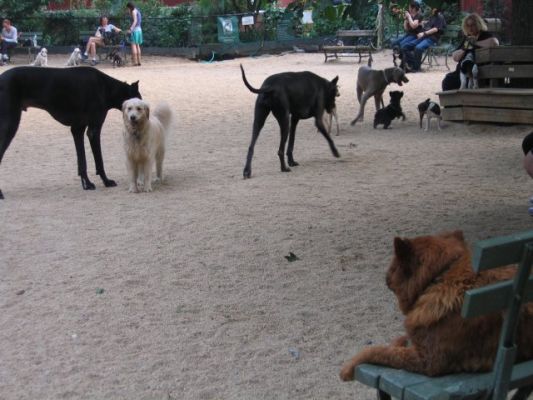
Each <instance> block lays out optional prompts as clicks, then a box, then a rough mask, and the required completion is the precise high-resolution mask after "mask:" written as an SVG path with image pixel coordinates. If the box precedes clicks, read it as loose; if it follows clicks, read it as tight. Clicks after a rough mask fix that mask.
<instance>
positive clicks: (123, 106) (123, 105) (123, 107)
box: [122, 100, 128, 112]
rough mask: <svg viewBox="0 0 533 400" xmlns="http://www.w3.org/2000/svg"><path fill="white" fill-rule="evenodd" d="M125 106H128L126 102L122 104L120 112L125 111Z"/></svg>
mask: <svg viewBox="0 0 533 400" xmlns="http://www.w3.org/2000/svg"><path fill="white" fill-rule="evenodd" d="M127 104H128V100H126V101H125V102H124V103H122V112H124V110H125V109H126V106H127Z"/></svg>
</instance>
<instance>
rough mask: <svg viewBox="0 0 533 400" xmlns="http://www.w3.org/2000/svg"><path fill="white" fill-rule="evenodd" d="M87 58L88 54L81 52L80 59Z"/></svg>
mask: <svg viewBox="0 0 533 400" xmlns="http://www.w3.org/2000/svg"><path fill="white" fill-rule="evenodd" d="M88 58H89V56H88V55H87V54H85V53H83V54H82V55H81V59H82V60H87V59H88Z"/></svg>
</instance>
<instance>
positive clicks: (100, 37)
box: [84, 17, 121, 65]
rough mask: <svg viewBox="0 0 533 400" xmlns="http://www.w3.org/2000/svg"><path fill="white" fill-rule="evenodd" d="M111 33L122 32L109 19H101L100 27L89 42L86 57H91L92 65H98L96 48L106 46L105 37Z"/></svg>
mask: <svg viewBox="0 0 533 400" xmlns="http://www.w3.org/2000/svg"><path fill="white" fill-rule="evenodd" d="M109 32H117V33H118V32H121V30H120V29H119V28H117V27H116V26H115V25H113V24H110V23H109V20H108V19H107V17H101V18H100V26H99V27H98V29H97V30H96V33H95V34H94V36H91V37H90V38H89V40H88V41H87V47H86V48H85V54H84V56H85V57H86V58H87V57H88V56H89V54H90V55H91V60H92V61H91V65H96V46H103V45H104V35H105V34H106V33H109Z"/></svg>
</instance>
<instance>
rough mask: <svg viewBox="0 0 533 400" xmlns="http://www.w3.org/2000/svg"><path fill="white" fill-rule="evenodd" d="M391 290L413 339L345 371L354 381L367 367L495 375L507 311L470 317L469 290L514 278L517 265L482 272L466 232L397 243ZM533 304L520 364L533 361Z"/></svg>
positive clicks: (521, 332)
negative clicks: (465, 314) (466, 312)
mask: <svg viewBox="0 0 533 400" xmlns="http://www.w3.org/2000/svg"><path fill="white" fill-rule="evenodd" d="M394 253H395V254H394V258H393V260H392V263H391V265H390V267H389V271H388V272H387V286H388V287H389V289H391V290H392V291H393V292H394V294H395V295H396V297H397V298H398V303H399V306H400V310H401V311H402V313H403V314H404V315H405V323H404V325H405V330H406V333H407V334H406V335H405V336H402V337H399V338H397V339H396V340H394V341H393V343H392V344H391V345H389V346H374V347H369V348H366V349H364V350H363V351H361V352H360V353H359V354H357V355H356V356H355V357H353V358H352V359H351V360H350V361H349V362H347V363H346V364H345V365H344V367H343V368H342V371H341V374H340V376H341V379H342V380H344V381H349V380H352V379H353V378H354V371H355V368H356V367H357V366H358V365H360V364H363V363H371V364H379V365H385V366H389V367H392V368H399V369H405V370H407V371H411V372H416V373H421V374H425V375H429V376H437V375H443V374H449V373H457V372H478V371H479V372H481V371H490V370H491V369H492V365H493V363H494V359H495V356H496V350H497V347H498V339H499V335H500V329H501V325H502V320H503V318H502V317H503V313H495V314H492V315H487V316H483V317H477V318H471V319H463V318H462V317H461V308H462V306H463V297H464V294H465V291H467V290H469V289H473V288H476V287H480V286H485V285H488V284H490V283H493V282H497V281H501V280H505V279H511V278H512V277H513V275H514V273H515V271H516V268H514V267H503V268H499V269H495V270H490V271H485V272H481V273H479V274H476V273H474V272H473V271H472V267H471V264H472V263H471V256H470V251H469V250H468V247H467V244H466V242H465V240H464V238H463V233H462V232H461V231H456V232H452V233H443V234H440V235H437V236H421V237H417V238H414V239H400V238H395V239H394ZM531 332H533V303H528V304H526V305H524V308H523V311H522V317H521V320H520V324H519V327H518V335H517V345H518V354H517V359H516V361H517V362H520V361H524V360H528V359H531V358H533V341H532V340H531Z"/></svg>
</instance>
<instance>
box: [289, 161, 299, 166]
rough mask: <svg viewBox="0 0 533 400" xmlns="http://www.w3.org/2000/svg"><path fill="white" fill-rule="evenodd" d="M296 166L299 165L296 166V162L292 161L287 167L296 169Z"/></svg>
mask: <svg viewBox="0 0 533 400" xmlns="http://www.w3.org/2000/svg"><path fill="white" fill-rule="evenodd" d="M298 165H300V164H298V163H297V162H296V161H294V160H292V161H289V166H290V167H297V166H298Z"/></svg>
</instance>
